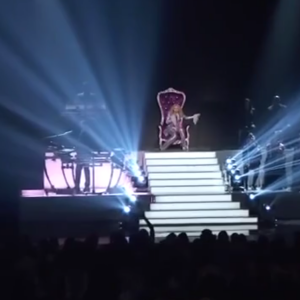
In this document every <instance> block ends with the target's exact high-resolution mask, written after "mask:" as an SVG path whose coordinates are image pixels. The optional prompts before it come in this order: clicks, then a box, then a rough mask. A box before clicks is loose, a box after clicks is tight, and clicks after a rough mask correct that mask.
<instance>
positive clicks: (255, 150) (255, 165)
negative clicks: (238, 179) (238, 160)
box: [243, 133, 262, 190]
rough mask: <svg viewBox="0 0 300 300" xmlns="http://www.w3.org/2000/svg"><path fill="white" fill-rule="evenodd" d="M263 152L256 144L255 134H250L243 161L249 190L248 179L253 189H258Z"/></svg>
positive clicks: (246, 186)
mask: <svg viewBox="0 0 300 300" xmlns="http://www.w3.org/2000/svg"><path fill="white" fill-rule="evenodd" d="M261 159H262V155H261V150H260V147H259V145H258V144H257V142H256V138H255V136H254V134H253V133H249V134H248V139H247V142H246V144H245V145H244V150H243V160H244V174H245V176H244V186H245V189H246V190H248V179H252V180H250V182H251V188H252V189H253V190H255V189H256V188H257V180H258V177H259V173H260V172H259V167H260V164H261Z"/></svg>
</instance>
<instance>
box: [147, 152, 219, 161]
mask: <svg viewBox="0 0 300 300" xmlns="http://www.w3.org/2000/svg"><path fill="white" fill-rule="evenodd" d="M214 157H216V152H213V151H208V152H205V151H204V152H200V151H198V152H193V151H191V152H146V153H145V158H146V159H152V158H162V159H172V158H214Z"/></svg>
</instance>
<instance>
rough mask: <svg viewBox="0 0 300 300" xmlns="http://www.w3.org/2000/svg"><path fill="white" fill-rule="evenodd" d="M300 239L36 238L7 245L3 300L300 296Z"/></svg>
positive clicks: (207, 234) (205, 236)
mask: <svg viewBox="0 0 300 300" xmlns="http://www.w3.org/2000/svg"><path fill="white" fill-rule="evenodd" d="M299 267H300V239H299V237H296V238H295V242H294V244H293V245H292V246H291V245H286V244H285V241H284V240H283V239H281V238H276V239H274V240H268V239H267V238H266V237H259V238H258V239H257V240H255V241H248V240H247V238H246V237H245V236H243V235H238V234H233V235H232V236H230V237H229V236H228V234H227V233H226V232H221V233H219V235H218V236H215V235H213V234H212V233H211V232H210V231H209V230H205V231H203V232H202V234H201V236H200V237H199V238H198V239H195V240H193V241H189V239H188V238H187V236H186V234H184V233H182V234H180V235H178V236H175V235H174V234H171V235H169V236H168V237H167V238H166V239H164V240H163V241H161V242H159V243H155V242H154V232H153V228H152V231H151V234H150V235H149V234H148V232H147V231H145V230H142V231H139V232H138V233H135V234H134V235H132V236H131V237H130V238H129V239H126V238H125V235H124V234H123V232H121V231H120V232H117V233H115V234H114V235H112V237H111V242H110V244H108V245H99V244H98V238H97V237H96V236H92V237H90V238H87V239H86V240H85V241H76V240H73V239H68V240H66V241H65V243H64V244H63V246H60V245H59V243H58V241H57V240H55V239H53V240H51V239H49V240H44V241H42V242H40V243H38V244H33V243H32V242H31V241H30V240H29V239H26V238H22V239H20V240H18V241H17V240H16V239H14V240H13V241H10V242H6V243H3V245H2V248H1V266H0V273H1V286H2V287H1V290H0V292H1V299H4V300H5V299H22V300H23V299H30V300H35V299H45V300H46V299H47V300H48V299H49V300H50V299H51V300H60V299H62V300H63V299H86V300H94V299H97V300H98V299H116V300H139V299H141V300H142V299H143V300H146V299H149V300H150V299H151V300H152V299H153V300H169V299H170V300H177V299H178V300H201V299H264V300H265V299H272V300H274V299H281V300H282V299H289V300H291V299H300V290H299V284H300V268H299Z"/></svg>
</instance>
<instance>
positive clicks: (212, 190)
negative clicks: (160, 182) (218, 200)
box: [150, 185, 225, 196]
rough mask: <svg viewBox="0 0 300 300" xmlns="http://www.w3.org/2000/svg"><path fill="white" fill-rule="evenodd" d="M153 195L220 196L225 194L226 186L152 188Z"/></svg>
mask: <svg viewBox="0 0 300 300" xmlns="http://www.w3.org/2000/svg"><path fill="white" fill-rule="evenodd" d="M150 191H151V193H152V194H153V195H155V196H156V195H194V194H202V193H203V194H205V193H207V194H218V193H222V194H223V193H224V192H225V186H222V185H220V186H200V187H199V186H186V187H176V186H174V187H150Z"/></svg>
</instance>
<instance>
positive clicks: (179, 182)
mask: <svg viewBox="0 0 300 300" xmlns="http://www.w3.org/2000/svg"><path fill="white" fill-rule="evenodd" d="M223 184H224V181H223V179H171V180H167V179H166V180H154V179H150V180H149V186H151V187H160V186H162V187H168V186H177V187H180V186H216V185H219V186H221V185H223Z"/></svg>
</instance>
